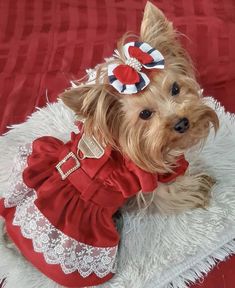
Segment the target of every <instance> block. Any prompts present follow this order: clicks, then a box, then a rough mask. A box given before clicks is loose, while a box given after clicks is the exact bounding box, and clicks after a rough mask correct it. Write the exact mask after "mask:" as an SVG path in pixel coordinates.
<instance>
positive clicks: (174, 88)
mask: <svg viewBox="0 0 235 288" xmlns="http://www.w3.org/2000/svg"><path fill="white" fill-rule="evenodd" d="M179 93H180V86H179V84H178V83H177V82H174V83H173V85H172V88H171V95H172V96H176V95H178V94H179Z"/></svg>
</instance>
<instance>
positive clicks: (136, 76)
mask: <svg viewBox="0 0 235 288" xmlns="http://www.w3.org/2000/svg"><path fill="white" fill-rule="evenodd" d="M123 52H124V55H125V57H126V61H125V64H109V65H108V77H109V82H110V84H111V85H112V86H113V87H114V88H115V89H116V90H117V91H118V92H119V93H121V94H135V93H137V92H139V91H141V90H143V89H144V88H145V87H146V86H147V85H148V84H149V82H150V80H149V78H148V76H147V75H146V73H145V72H141V71H142V69H143V68H145V69H164V57H163V56H162V54H161V53H160V52H159V51H158V50H156V49H154V48H153V47H151V46H150V45H149V44H147V43H145V42H129V43H127V44H125V45H124V46H123Z"/></svg>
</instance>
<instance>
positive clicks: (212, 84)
mask: <svg viewBox="0 0 235 288" xmlns="http://www.w3.org/2000/svg"><path fill="white" fill-rule="evenodd" d="M152 2H153V3H155V4H156V5H157V6H158V7H159V8H160V9H162V10H163V11H164V12H165V13H166V15H167V16H168V18H169V19H171V20H172V21H173V22H174V25H175V26H176V27H177V29H178V30H179V31H180V32H181V33H182V34H184V35H186V36H187V37H186V36H182V37H181V38H182V39H181V40H182V43H183V45H184V46H185V48H186V49H187V50H188V51H189V52H190V54H191V56H192V58H193V60H194V62H195V63H196V68H197V70H198V79H199V82H200V83H201V86H202V87H203V88H204V90H205V94H206V95H213V96H214V97H215V98H216V99H218V100H219V101H221V103H222V104H223V105H224V106H225V107H226V109H227V110H228V111H231V112H235V96H234V91H235V52H234V51H235V1H234V0H155V1H152ZM145 3H146V0H0V133H3V132H5V131H7V128H6V127H7V125H11V124H15V123H20V122H23V121H24V120H25V119H26V117H27V116H28V115H30V114H31V113H32V112H33V111H34V110H35V107H37V106H39V107H41V106H43V105H45V103H46V101H47V99H48V101H55V100H56V98H57V95H58V93H59V92H61V91H63V90H64V89H65V88H66V87H68V86H70V84H69V80H71V79H78V78H80V77H81V76H83V75H84V71H85V69H87V68H89V67H92V66H94V65H95V64H97V63H100V62H102V61H103V58H104V57H108V56H110V55H111V54H112V51H113V49H114V48H115V45H116V40H117V39H118V38H119V37H120V36H121V35H122V34H123V33H124V32H126V31H134V32H138V28H139V26H140V21H141V18H142V13H143V7H144V5H145ZM234 264H235V258H234V257H232V258H231V259H230V260H228V261H226V262H223V263H220V264H219V265H218V266H217V267H216V268H215V269H214V270H213V271H212V272H211V273H210V274H209V275H208V276H207V277H206V278H205V279H204V280H203V282H202V283H201V284H197V285H195V286H192V287H198V288H199V287H200V288H216V287H218V288H234V286H235V284H234V283H235V276H233V275H234V272H235V268H234V267H235V266H234ZM0 286H1V284H0Z"/></svg>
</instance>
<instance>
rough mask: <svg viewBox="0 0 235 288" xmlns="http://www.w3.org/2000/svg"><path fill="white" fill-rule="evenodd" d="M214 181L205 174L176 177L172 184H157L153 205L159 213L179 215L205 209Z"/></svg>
mask: <svg viewBox="0 0 235 288" xmlns="http://www.w3.org/2000/svg"><path fill="white" fill-rule="evenodd" d="M214 184H215V180H214V179H213V178H211V177H210V176H208V175H206V174H197V175H191V176H189V175H185V176H180V177H177V178H176V180H175V181H174V182H171V183H168V184H163V183H159V186H158V188H157V189H156V191H154V200H153V202H154V204H155V206H156V207H157V209H158V210H159V212H160V213H164V214H171V213H179V212H182V211H185V210H188V209H194V208H199V207H201V208H205V207H207V206H208V204H209V200H210V197H211V188H212V186H213V185H214Z"/></svg>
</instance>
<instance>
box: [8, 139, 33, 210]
mask: <svg viewBox="0 0 235 288" xmlns="http://www.w3.org/2000/svg"><path fill="white" fill-rule="evenodd" d="M31 151H32V146H31V144H27V145H25V146H20V147H19V150H18V153H17V155H16V158H15V161H14V166H13V168H12V171H11V175H10V178H9V188H8V190H6V191H5V192H4V193H3V197H4V205H5V207H7V208H9V207H14V206H16V205H17V204H18V203H20V201H21V200H22V199H23V198H24V197H25V195H27V194H28V193H29V192H30V191H32V190H31V189H29V188H28V187H27V186H26V185H25V184H24V182H23V179H22V171H23V169H24V168H25V167H26V164H27V157H28V155H29V154H30V153H31Z"/></svg>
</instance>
